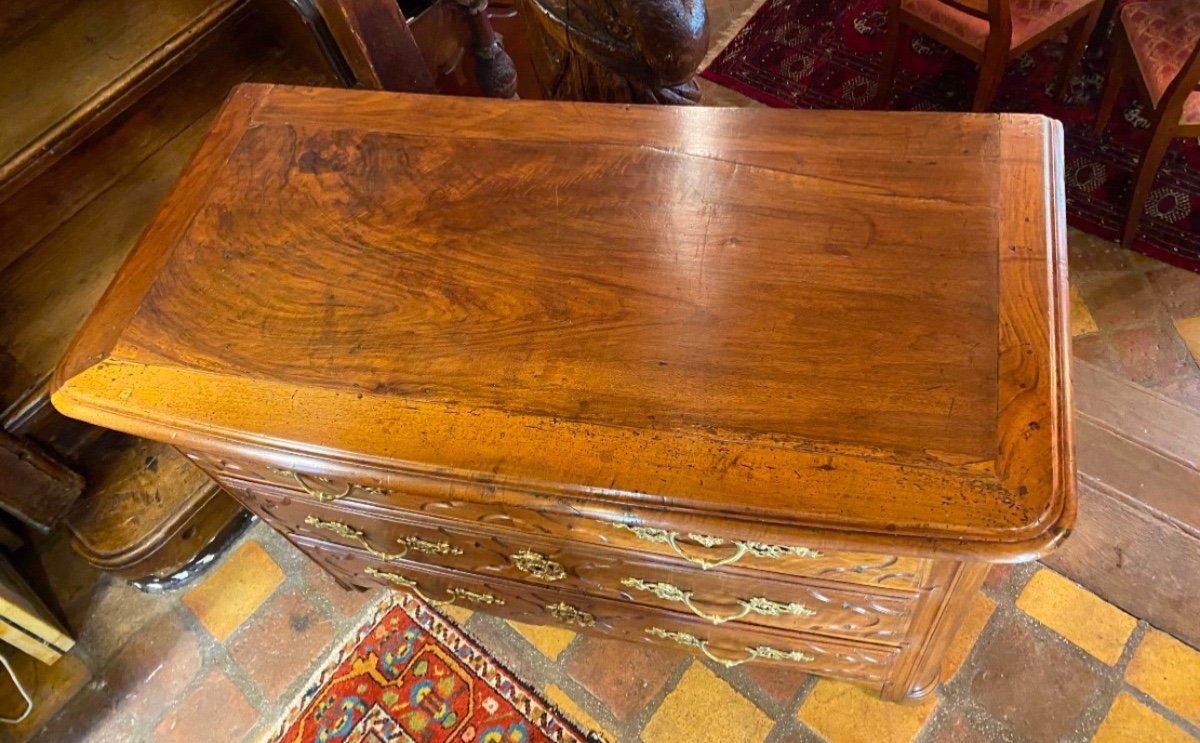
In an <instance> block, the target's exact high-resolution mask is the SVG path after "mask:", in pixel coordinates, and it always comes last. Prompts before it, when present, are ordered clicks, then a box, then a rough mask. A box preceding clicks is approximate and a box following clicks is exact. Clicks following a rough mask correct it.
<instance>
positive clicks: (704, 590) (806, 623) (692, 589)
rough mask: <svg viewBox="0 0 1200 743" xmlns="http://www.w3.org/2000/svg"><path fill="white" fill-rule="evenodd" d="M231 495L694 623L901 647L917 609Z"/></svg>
mask: <svg viewBox="0 0 1200 743" xmlns="http://www.w3.org/2000/svg"><path fill="white" fill-rule="evenodd" d="M224 485H225V487H226V488H228V489H229V490H230V491H231V492H233V493H234V495H236V496H237V497H238V499H239V500H241V501H242V502H243V503H245V504H246V506H247V507H248V508H250V509H251V510H253V511H255V512H256V513H257V514H258V515H259V516H260V517H262V518H263V519H264V520H266V521H267V522H268V523H269V524H270V525H272V526H274V527H276V528H277V529H281V530H283V531H284V532H291V533H298V534H303V535H305V536H307V537H310V538H314V539H319V540H322V541H326V542H332V543H335V544H340V545H344V546H347V547H354V548H357V549H361V550H365V551H367V552H369V553H370V554H372V555H374V556H375V557H376V558H377V559H380V560H385V561H392V562H395V561H401V560H403V561H412V562H420V563H427V564H431V565H439V566H446V567H453V568H456V569H459V570H465V571H469V572H471V573H475V574H477V575H480V576H492V577H497V578H506V579H509V580H517V581H522V582H525V583H531V584H542V585H553V586H555V587H561V588H568V589H572V590H575V591H579V592H583V593H587V594H591V595H596V596H602V597H607V598H616V599H620V600H624V601H632V602H636V603H640V604H648V605H654V606H659V607H662V608H665V609H670V610H673V611H678V612H686V613H691V614H694V615H695V616H697V617H700V618H701V619H703V620H705V621H707V622H709V623H711V624H714V625H720V624H725V623H728V622H738V623H743V624H752V625H762V626H767V627H776V628H782V629H792V630H806V631H810V632H820V633H823V634H828V635H833V636H839V637H849V638H855V639H865V640H873V641H876V642H887V643H898V642H899V641H900V640H901V639H902V638H903V636H904V635H905V633H906V632H907V630H908V625H909V622H910V620H911V617H912V614H913V608H914V605H915V603H916V596H915V595H914V594H912V593H909V592H903V591H896V590H887V589H863V588H861V587H859V586H855V585H853V584H845V583H832V582H828V581H821V580H813V579H803V578H792V577H789V578H786V579H781V577H780V575H779V574H777V573H776V574H764V573H756V572H753V571H747V570H741V569H738V568H725V569H720V570H710V571H700V570H688V569H685V568H681V567H680V566H679V565H678V563H673V562H669V561H665V560H662V559H660V558H657V557H656V556H655V555H653V554H648V553H639V552H632V551H627V550H621V549H614V548H604V547H596V546H593V545H583V544H578V543H572V542H569V541H565V540H556V539H552V538H546V537H542V536H532V535H525V534H514V533H508V532H504V531H501V530H486V529H481V528H479V527H478V526H473V527H470V528H467V527H464V525H462V524H459V523H456V522H452V521H440V520H436V519H431V518H428V517H423V516H415V515H409V514H400V513H397V512H396V511H394V510H387V511H385V510H382V509H372V508H370V507H369V506H364V505H363V504H354V505H352V506H351V507H346V506H345V505H342V504H320V503H314V502H313V501H312V499H309V498H302V497H296V496H294V495H293V494H291V493H289V492H288V491H286V490H281V489H275V488H272V487H270V486H266V485H263V484H261V483H246V482H239V481H232V480H228V479H226V480H225V481H224Z"/></svg>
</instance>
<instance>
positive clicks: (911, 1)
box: [876, 0, 1104, 111]
mask: <svg viewBox="0 0 1200 743" xmlns="http://www.w3.org/2000/svg"><path fill="white" fill-rule="evenodd" d="M888 5H889V12H888V28H887V39H886V42H885V47H884V62H883V71H882V72H881V74H880V78H879V95H878V97H877V99H876V103H877V104H878V105H879V107H881V108H882V107H886V106H887V105H888V104H889V103H890V102H891V97H892V85H893V83H894V82H895V78H896V65H897V64H898V63H899V57H900V42H901V38H902V37H905V36H906V35H907V34H909V33H911V32H912V31H914V30H915V31H920V32H921V33H924V34H926V35H927V36H931V37H933V38H934V39H936V40H938V41H940V42H941V43H943V44H945V45H946V46H948V47H950V48H951V49H953V50H955V51H956V52H958V53H960V54H962V55H964V56H967V57H969V58H971V59H972V60H974V61H975V62H976V63H977V64H978V65H979V83H978V85H977V87H976V88H975V101H974V104H973V105H972V110H973V111H986V110H988V107H989V106H990V105H991V103H992V99H993V98H995V96H996V91H997V89H999V87H1000V80H1001V78H1003V76H1004V66H1005V65H1006V64H1007V63H1008V61H1009V60H1011V59H1013V58H1014V57H1017V56H1019V55H1021V54H1024V53H1025V52H1026V51H1027V50H1029V49H1031V48H1033V47H1035V46H1037V45H1038V44H1040V43H1042V42H1043V41H1046V40H1047V39H1052V38H1054V37H1055V36H1057V35H1058V34H1059V33H1060V32H1061V31H1062V30H1063V29H1065V28H1071V37H1070V42H1069V43H1068V45H1067V51H1066V53H1065V54H1064V55H1063V62H1062V69H1061V71H1060V72H1059V76H1058V84H1057V88H1056V93H1057V94H1058V95H1060V96H1061V95H1062V93H1063V92H1064V91H1065V90H1066V88H1067V84H1068V83H1069V82H1070V81H1071V76H1072V75H1073V74H1074V73H1075V68H1076V66H1078V64H1079V59H1080V57H1082V56H1083V49H1084V46H1085V45H1086V44H1087V40H1088V37H1089V36H1091V34H1092V30H1093V29H1094V28H1095V27H1096V20H1097V19H1098V18H1099V17H1100V11H1101V9H1102V7H1103V5H1104V0H889V2H888Z"/></svg>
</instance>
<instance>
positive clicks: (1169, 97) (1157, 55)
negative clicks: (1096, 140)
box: [1096, 0, 1200, 248]
mask: <svg viewBox="0 0 1200 743" xmlns="http://www.w3.org/2000/svg"><path fill="white" fill-rule="evenodd" d="M1120 26H1121V27H1120V29H1118V31H1117V33H1116V34H1115V36H1116V38H1115V40H1114V44H1115V49H1114V55H1113V61H1112V67H1111V68H1110V70H1109V73H1108V82H1107V83H1106V84H1105V87H1104V97H1103V99H1101V102H1100V113H1099V115H1098V116H1097V117H1096V133H1097V134H1099V133H1101V132H1103V131H1104V128H1105V126H1107V124H1108V120H1109V118H1110V117H1111V116H1112V111H1113V106H1114V105H1115V104H1116V102H1117V94H1118V93H1120V92H1121V85H1122V84H1123V83H1124V82H1125V78H1126V77H1127V76H1128V75H1129V72H1130V71H1134V72H1136V73H1137V74H1136V75H1134V79H1136V80H1137V82H1138V86H1139V87H1140V88H1141V91H1142V94H1143V95H1144V96H1145V97H1146V99H1147V100H1148V101H1149V102H1150V104H1151V106H1152V107H1153V110H1152V111H1151V113H1150V115H1149V116H1148V117H1147V118H1149V119H1150V132H1151V134H1150V144H1149V145H1148V146H1147V147H1146V151H1145V152H1144V153H1143V154H1142V163H1141V165H1140V166H1139V167H1138V172H1137V175H1136V176H1135V177H1134V182H1133V183H1134V185H1133V193H1132V194H1131V195H1130V197H1129V216H1128V217H1127V218H1126V220H1125V233H1124V235H1123V236H1122V238H1121V244H1122V245H1124V246H1125V247H1127V248H1128V247H1132V246H1133V240H1134V237H1135V236H1136V235H1137V228H1138V223H1139V222H1141V219H1142V214H1143V213H1144V212H1145V202H1146V197H1147V196H1148V195H1149V193H1150V187H1151V186H1153V185H1154V176H1155V175H1156V174H1157V173H1158V166H1159V165H1161V164H1162V160H1163V157H1164V156H1166V154H1167V148H1168V147H1169V146H1170V144H1171V140H1172V139H1175V138H1177V137H1196V136H1200V2H1197V1H1196V0H1143V1H1142V2H1135V3H1131V4H1130V5H1127V6H1126V7H1125V8H1123V9H1122V10H1121V23H1120Z"/></svg>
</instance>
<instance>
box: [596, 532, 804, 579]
mask: <svg viewBox="0 0 1200 743" xmlns="http://www.w3.org/2000/svg"><path fill="white" fill-rule="evenodd" d="M613 526H615V527H617V528H618V529H625V530H626V531H631V532H633V534H634V535H635V536H636V537H637V538H638V539H642V540H645V541H647V542H654V543H655V544H665V545H668V546H669V547H670V548H671V551H673V552H674V553H675V554H677V555H679V556H680V557H682V558H683V559H685V560H687V561H688V562H690V563H692V564H693V565H699V566H700V569H701V570H712V569H713V568H719V567H721V566H722V565H732V564H733V563H735V562H737V561H738V560H740V559H742V558H743V557H745V556H746V555H750V556H751V557H762V558H766V559H768V560H778V559H779V558H781V557H785V556H787V555H791V556H793V557H807V558H816V557H821V556H822V553H820V552H818V551H816V550H813V549H809V548H808V547H789V546H787V545H782V544H763V543H762V542H749V541H746V540H742V539H730V540H726V539H724V538H722V537H712V536H709V535H707V534H688V535H687V537H688V539H691V540H692V541H693V542H696V543H698V544H700V545H701V546H703V547H707V548H709V549H711V548H713V547H720V546H721V545H724V544H726V543H729V544H732V545H733V547H734V552H733V554H732V555H729V556H728V557H725V558H722V559H720V560H706V559H705V558H703V557H692V556H691V555H689V554H687V553H686V552H684V551H683V548H682V547H680V546H679V544H678V542H677V541H676V540H678V539H679V532H676V531H667V530H666V529H653V528H651V527H648V526H630V525H628V524H613Z"/></svg>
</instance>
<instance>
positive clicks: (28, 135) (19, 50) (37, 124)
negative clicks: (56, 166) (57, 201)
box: [0, 0, 246, 194]
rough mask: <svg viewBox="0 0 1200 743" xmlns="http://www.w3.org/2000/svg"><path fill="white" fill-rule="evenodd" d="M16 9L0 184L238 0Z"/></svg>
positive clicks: (5, 53) (116, 1)
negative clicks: (10, 113) (17, 11)
mask: <svg viewBox="0 0 1200 743" xmlns="http://www.w3.org/2000/svg"><path fill="white" fill-rule="evenodd" d="M20 2H21V5H22V6H23V7H24V8H26V9H28V10H27V11H26V12H24V13H14V14H13V16H14V17H15V18H16V20H13V18H12V17H10V22H12V23H13V24H14V25H20V26H21V28H22V30H23V32H22V33H20V34H18V35H15V36H14V37H8V38H7V39H6V40H5V41H7V43H0V110H3V111H6V112H20V115H8V116H5V117H4V118H3V119H0V194H5V193H10V192H12V191H13V190H15V189H16V188H17V187H18V186H19V185H21V184H22V183H23V182H25V181H27V180H28V179H29V178H30V177H32V176H33V175H36V173H37V172H40V170H41V169H44V168H45V167H46V166H47V165H48V164H49V163H50V162H53V161H54V160H55V159H56V158H57V157H58V156H59V155H61V154H62V153H63V152H65V151H66V150H68V149H70V147H72V146H73V145H74V144H76V143H78V142H79V141H81V140H82V139H83V138H84V137H86V136H87V135H88V134H89V133H91V132H93V131H95V130H96V129H98V128H99V127H100V126H102V125H103V124H104V123H105V122H107V121H109V120H110V119H112V117H113V116H115V115H116V114H117V113H119V112H120V111H121V110H122V109H124V108H125V107H126V106H127V105H129V103H131V102H132V101H133V100H136V98H137V97H138V96H139V95H141V94H142V93H144V92H145V91H146V90H148V89H149V88H150V87H151V86H153V85H154V84H155V83H157V82H159V81H161V80H162V79H164V78H165V77H166V76H167V75H168V74H169V73H170V72H171V70H173V69H174V68H175V67H176V66H177V65H178V64H180V63H181V62H182V61H184V60H185V59H186V58H187V56H188V55H189V54H191V53H193V52H194V51H195V49H196V48H197V47H198V46H199V45H200V43H202V42H203V40H204V39H205V38H206V36H207V35H208V34H209V33H211V32H212V31H213V30H214V29H215V28H217V27H218V26H219V25H220V24H221V23H223V22H224V21H226V20H228V19H229V18H231V17H233V16H234V15H235V14H236V13H237V12H238V11H239V10H241V9H242V8H244V7H245V6H246V2H245V0H79V2H75V3H70V4H53V3H52V4H50V5H49V6H45V7H44V9H45V12H42V11H43V6H41V3H40V0H20Z"/></svg>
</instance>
